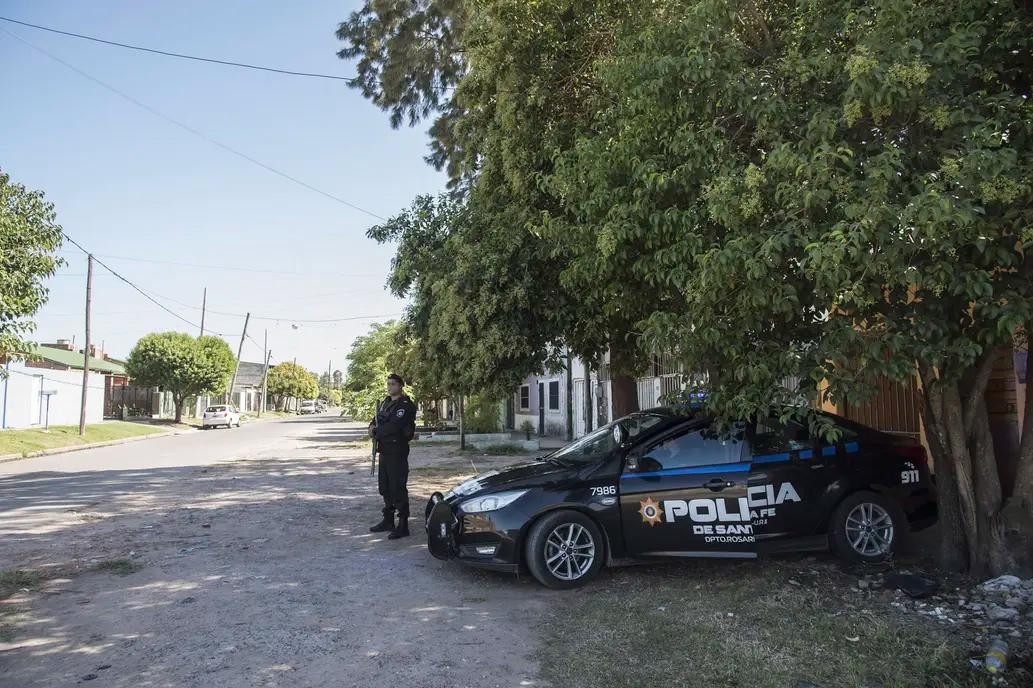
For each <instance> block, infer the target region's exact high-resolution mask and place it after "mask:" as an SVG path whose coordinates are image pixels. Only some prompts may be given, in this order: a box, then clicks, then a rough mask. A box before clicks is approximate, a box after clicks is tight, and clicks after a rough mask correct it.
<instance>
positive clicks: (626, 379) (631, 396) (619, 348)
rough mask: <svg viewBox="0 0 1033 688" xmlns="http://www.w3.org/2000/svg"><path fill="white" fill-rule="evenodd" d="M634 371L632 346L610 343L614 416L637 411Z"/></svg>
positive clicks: (611, 390) (618, 416) (611, 393)
mask: <svg viewBox="0 0 1033 688" xmlns="http://www.w3.org/2000/svg"><path fill="white" fill-rule="evenodd" d="M634 371H635V349H634V346H633V345H630V344H629V343H628V342H618V343H614V344H610V404H611V408H612V409H613V417H614V418H620V417H621V416H626V415H628V414H629V413H634V412H635V411H638V384H637V383H636V381H635V378H634V376H633V373H634ZM600 382H601V381H600Z"/></svg>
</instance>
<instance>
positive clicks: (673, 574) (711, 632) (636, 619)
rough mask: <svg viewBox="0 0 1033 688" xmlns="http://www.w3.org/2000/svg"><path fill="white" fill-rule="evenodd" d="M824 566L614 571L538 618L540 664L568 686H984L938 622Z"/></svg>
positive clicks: (715, 565)
mask: <svg viewBox="0 0 1033 688" xmlns="http://www.w3.org/2000/svg"><path fill="white" fill-rule="evenodd" d="M824 575H825V574H824V573H823V574H822V575H821V576H819V577H818V578H817V579H815V580H812V581H808V583H807V584H806V585H802V586H794V585H791V584H788V580H787V579H788V578H789V575H788V574H787V573H785V572H784V571H783V570H781V569H779V568H778V566H777V563H775V562H747V563H745V564H739V563H732V562H714V561H706V560H700V561H698V562H687V563H683V564H677V565H670V566H657V567H649V568H644V567H643V568H640V567H634V568H629V569H622V570H617V571H615V572H614V573H613V574H612V575H610V576H604V577H603V578H602V579H601V581H600V582H599V583H598V584H594V585H592V586H591V587H590V588H589V589H588V592H587V594H576V596H575V597H573V598H572V599H571V600H570V604H571V606H570V607H569V608H567V609H564V610H562V611H561V612H559V613H557V614H555V615H554V617H553V618H552V619H551V620H549V621H548V623H547V624H546V628H545V642H544V643H543V649H542V650H541V651H540V652H539V655H540V656H539V659H540V660H541V665H542V672H543V674H544V677H545V678H546V679H547V680H548V681H550V682H551V683H552V684H553V685H562V686H570V687H572V688H579V687H584V688H589V687H590V686H599V685H606V686H612V687H614V688H652V687H654V686H655V687H657V688H660V687H663V688H669V687H670V686H700V687H703V686H706V687H707V688H718V687H723V686H728V687H731V686H744V685H748V686H751V687H753V686H756V687H757V688H768V687H769V688H786V687H787V686H795V685H797V683H798V682H800V681H810V682H813V683H815V684H818V685H820V686H823V688H833V687H834V686H843V687H847V686H850V687H856V686H862V685H867V686H873V685H878V686H883V688H904V687H908V686H927V687H940V686H942V687H944V688H946V687H947V686H950V687H951V688H963V687H965V688H967V687H975V686H989V685H990V681H989V677H988V676H986V675H981V674H979V673H978V672H976V671H974V670H973V669H972V668H971V667H970V665H969V662H968V656H967V654H966V653H965V651H964V650H963V649H962V648H961V647H960V645H959V644H958V643H957V642H956V641H955V639H953V638H952V637H951V636H950V635H949V632H948V631H946V630H944V629H942V628H940V627H938V626H933V625H931V624H925V623H921V622H920V620H912V619H905V618H903V617H901V616H900V615H898V614H896V613H894V612H893V611H892V610H891V609H890V608H888V607H886V606H885V603H883V602H881V601H880V600H878V599H872V600H865V601H864V602H863V603H862V604H855V602H861V599H857V600H851V599H844V598H842V597H840V595H842V594H846V593H845V592H844V591H843V590H837V589H835V586H834V585H829V584H827V583H826V582H825V581H823V580H822V578H823V576H824ZM832 575H836V574H830V576H829V577H831V576H832ZM839 585H840V586H842V583H840V584H839ZM618 610H619V613H615V612H617V611H618Z"/></svg>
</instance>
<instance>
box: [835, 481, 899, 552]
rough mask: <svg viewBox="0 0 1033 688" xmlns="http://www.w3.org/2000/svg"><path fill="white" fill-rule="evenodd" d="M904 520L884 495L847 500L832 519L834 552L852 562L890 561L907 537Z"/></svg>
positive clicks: (857, 495)
mask: <svg viewBox="0 0 1033 688" xmlns="http://www.w3.org/2000/svg"><path fill="white" fill-rule="evenodd" d="M903 526H904V517H903V515H902V514H901V513H900V510H899V509H898V508H897V507H896V506H895V505H894V504H893V503H892V502H890V501H889V500H887V499H886V498H885V497H883V496H882V495H878V494H876V493H874V492H858V493H855V494H852V495H850V496H849V497H847V498H846V499H845V500H843V502H842V503H841V504H840V505H839V507H837V508H836V513H835V515H834V516H833V517H832V531H831V533H830V539H831V544H832V549H833V550H834V551H835V553H836V554H837V555H839V556H840V557H842V558H843V559H846V560H848V561H856V562H873V561H882V560H884V559H887V558H889V557H890V556H891V555H892V554H893V550H894V549H896V547H897V543H898V541H899V540H900V538H901V535H902V534H903V532H904V531H903Z"/></svg>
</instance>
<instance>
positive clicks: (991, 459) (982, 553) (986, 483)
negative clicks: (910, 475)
mask: <svg viewBox="0 0 1033 688" xmlns="http://www.w3.org/2000/svg"><path fill="white" fill-rule="evenodd" d="M973 403H974V408H972V409H971V413H972V419H973V422H972V427H971V432H972V463H973V471H974V478H975V486H976V516H977V519H978V521H977V523H978V528H979V553H978V555H977V556H976V557H975V558H974V561H973V562H972V563H973V566H972V569H973V573H975V574H977V575H982V574H984V573H986V572H987V571H988V572H989V573H990V574H992V575H994V576H999V575H1001V574H1002V573H1008V572H1011V571H1012V570H1013V569H1014V568H1015V560H1014V559H1013V558H1012V556H1011V554H1010V552H1009V542H1008V539H1007V538H1006V537H1005V532H1004V522H1003V520H1002V519H1001V507H1002V506H1003V501H1004V500H1003V496H1002V494H1001V480H1000V477H999V475H998V472H997V457H996V455H995V454H994V439H993V436H992V435H991V434H990V415H989V413H987V408H986V400H985V399H984V398H983V397H982V396H979V397H978V398H977V399H975V401H974V402H973ZM984 569H985V570H984Z"/></svg>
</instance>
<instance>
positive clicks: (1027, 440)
mask: <svg viewBox="0 0 1033 688" xmlns="http://www.w3.org/2000/svg"><path fill="white" fill-rule="evenodd" d="M1026 333H1027V337H1029V336H1031V335H1033V323H1028V324H1027V325H1026ZM1020 403H1024V404H1025V409H1026V411H1025V415H1024V416H1023V422H1022V434H1021V435H1020V439H1019V464H1018V472H1017V473H1016V475H1015V484H1014V485H1013V486H1012V490H1011V493H1010V494H1009V496H1008V500H1007V501H1006V502H1005V503H1004V508H1003V509H1002V510H1001V521H1002V522H1003V524H1004V530H1005V537H1006V538H1007V539H1008V541H1009V543H1010V544H1011V545H1012V552H1013V554H1014V555H1015V560H1016V566H1017V568H1018V570H1019V571H1021V572H1022V575H1024V576H1033V384H1030V379H1029V375H1028V374H1027V376H1026V398H1025V399H1024V400H1022V401H1021V402H1020Z"/></svg>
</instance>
